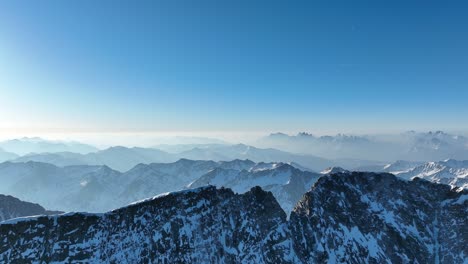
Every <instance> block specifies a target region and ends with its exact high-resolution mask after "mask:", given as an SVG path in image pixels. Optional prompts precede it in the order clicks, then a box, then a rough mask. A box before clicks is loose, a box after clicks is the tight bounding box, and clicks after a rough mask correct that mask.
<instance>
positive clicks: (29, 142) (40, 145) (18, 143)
mask: <svg viewBox="0 0 468 264" xmlns="http://www.w3.org/2000/svg"><path fill="white" fill-rule="evenodd" d="M0 148H1V149H3V150H5V151H7V152H10V153H15V154H16V155H26V154H29V153H46V152H48V153H53V152H75V153H81V154H86V153H90V152H95V151H98V149H97V148H96V147H93V146H91V145H87V144H83V143H79V142H74V141H53V140H45V139H42V138H39V137H33V138H28V137H24V138H19V139H11V140H6V141H2V142H0Z"/></svg>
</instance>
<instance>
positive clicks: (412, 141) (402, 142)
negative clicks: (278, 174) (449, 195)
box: [256, 131, 468, 161]
mask: <svg viewBox="0 0 468 264" xmlns="http://www.w3.org/2000/svg"><path fill="white" fill-rule="evenodd" d="M256 145H257V146H259V147H272V148H278V149H282V150H285V151H290V152H294V153H305V154H311V155H316V156H319V157H324V158H327V159H343V158H351V157H352V158H355V159H360V160H377V161H394V160H411V161H434V160H445V159H459V160H460V159H461V160H464V159H468V138H467V137H465V136H461V135H452V134H448V133H445V132H443V131H436V132H431V131H430V132H427V133H419V132H414V131H409V132H406V133H402V134H399V135H372V136H366V135H364V136H352V135H344V134H338V135H336V136H320V137H317V136H314V135H312V134H308V133H304V132H303V133H299V134H297V135H292V136H291V135H287V134H284V133H274V134H270V135H269V136H266V137H263V138H261V139H259V140H258V141H257V143H256ZM382 150H385V151H382Z"/></svg>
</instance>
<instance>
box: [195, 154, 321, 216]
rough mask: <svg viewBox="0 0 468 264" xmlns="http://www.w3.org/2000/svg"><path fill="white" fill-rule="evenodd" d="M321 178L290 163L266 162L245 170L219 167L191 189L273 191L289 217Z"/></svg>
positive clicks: (202, 177) (238, 191)
mask: <svg viewBox="0 0 468 264" xmlns="http://www.w3.org/2000/svg"><path fill="white" fill-rule="evenodd" d="M320 176H321V175H320V174H317V173H313V172H304V171H301V170H299V169H296V168H294V167H293V166H291V165H289V164H284V163H273V164H265V163H262V164H257V165H255V166H253V167H252V168H251V169H250V170H242V171H238V170H232V169H230V170H229V169H222V168H217V169H215V170H212V171H210V172H209V173H207V174H205V175H203V176H201V177H200V178H199V179H197V180H196V181H194V182H193V183H191V184H190V185H189V186H188V187H189V188H194V187H200V186H205V185H215V186H218V187H226V188H231V189H232V190H233V191H235V192H237V193H244V192H246V191H248V190H249V189H250V188H252V187H254V186H260V187H262V188H263V189H264V190H267V191H270V192H272V193H273V195H274V196H275V198H276V199H277V200H278V203H279V204H280V205H281V207H282V208H283V209H284V210H285V211H286V213H287V214H288V215H289V213H290V212H291V210H292V208H293V207H294V205H295V204H296V203H297V202H298V201H299V199H300V198H301V197H302V194H304V193H305V192H306V191H307V190H309V189H310V187H311V186H312V184H313V183H314V182H315V181H316V180H317V179H318V178H319V177H320Z"/></svg>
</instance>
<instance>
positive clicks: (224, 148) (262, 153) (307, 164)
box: [12, 144, 353, 172]
mask: <svg viewBox="0 0 468 264" xmlns="http://www.w3.org/2000/svg"><path fill="white" fill-rule="evenodd" d="M203 146H204V147H201V146H199V147H195V148H192V149H190V150H186V151H182V152H180V153H168V152H165V151H162V150H159V149H152V148H137V147H133V148H127V147H111V148H108V149H105V150H100V151H97V152H93V153H88V154H78V153H71V152H56V153H39V154H29V155H25V156H22V157H19V158H16V159H13V160H12V161H13V162H28V161H36V162H45V163H51V164H54V165H57V166H70V165H107V166H109V167H110V168H112V169H115V170H119V171H121V172H125V171H127V170H129V169H131V168H133V167H134V166H136V165H137V164H140V163H144V164H149V163H163V162H175V161H177V160H179V159H192V160H213V161H221V160H233V159H249V160H252V161H255V162H275V161H283V162H293V163H296V164H297V165H300V166H303V167H304V168H308V169H310V170H320V169H322V168H324V167H328V166H333V165H335V164H336V163H340V162H339V161H332V160H327V159H322V158H319V157H315V156H312V155H297V154H293V153H288V152H284V151H280V150H276V149H259V148H255V147H252V146H247V145H243V144H238V145H203ZM344 163H346V162H344ZM348 163H349V162H348ZM352 163H353V162H352Z"/></svg>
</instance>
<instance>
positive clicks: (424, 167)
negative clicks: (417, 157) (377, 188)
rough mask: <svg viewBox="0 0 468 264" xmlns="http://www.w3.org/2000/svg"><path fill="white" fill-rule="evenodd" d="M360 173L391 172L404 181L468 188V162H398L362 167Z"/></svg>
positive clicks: (451, 160)
mask: <svg viewBox="0 0 468 264" xmlns="http://www.w3.org/2000/svg"><path fill="white" fill-rule="evenodd" d="M358 170H360V171H373V172H389V173H392V174H395V175H397V176H398V177H400V178H403V179H408V180H411V179H414V178H416V177H418V178H422V179H425V180H428V181H431V182H436V183H443V184H448V185H450V186H452V187H453V188H459V187H461V188H468V160H463V161H458V160H453V159H448V160H444V161H435V162H434V161H431V162H413V161H404V160H398V161H396V162H394V163H390V164H386V165H383V166H372V167H362V168H360V169H358Z"/></svg>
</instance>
